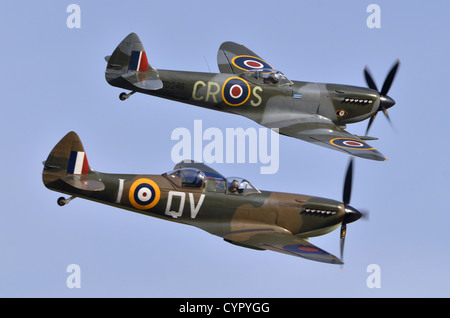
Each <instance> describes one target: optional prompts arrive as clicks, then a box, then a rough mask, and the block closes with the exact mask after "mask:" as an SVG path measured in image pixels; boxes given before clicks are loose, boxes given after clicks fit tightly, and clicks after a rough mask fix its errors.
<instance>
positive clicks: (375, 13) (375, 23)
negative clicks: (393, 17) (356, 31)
mask: <svg viewBox="0 0 450 318" xmlns="http://www.w3.org/2000/svg"><path fill="white" fill-rule="evenodd" d="M366 12H368V13H370V15H369V16H368V17H367V20H366V25H367V27H368V28H369V29H380V28H381V8H380V6H379V5H378V4H374V3H373V4H369V5H368V6H367V9H366Z"/></svg>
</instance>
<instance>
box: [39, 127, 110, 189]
mask: <svg viewBox="0 0 450 318" xmlns="http://www.w3.org/2000/svg"><path fill="white" fill-rule="evenodd" d="M59 180H61V181H63V182H64V183H65V184H68V185H70V186H72V187H74V188H77V189H80V190H87V191H101V190H103V189H104V184H103V183H102V182H101V181H99V178H98V176H97V174H96V173H95V171H94V170H92V169H91V168H90V166H89V162H88V159H87V156H86V152H85V151H84V147H83V144H82V143H81V140H80V137H78V135H77V134H76V133H75V132H73V131H71V132H69V133H67V134H66V135H65V136H64V137H63V138H62V139H61V140H60V141H59V142H58V143H57V144H56V146H55V147H53V149H52V151H51V152H50V154H49V155H48V157H47V160H45V161H44V170H43V172H42V181H43V182H44V185H45V186H46V187H47V188H53V189H57V188H60V183H59Z"/></svg>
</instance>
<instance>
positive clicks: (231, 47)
mask: <svg viewBox="0 0 450 318" xmlns="http://www.w3.org/2000/svg"><path fill="white" fill-rule="evenodd" d="M217 63H218V65H219V70H220V72H221V73H227V74H240V73H242V72H245V71H248V70H254V69H273V67H272V66H271V65H270V64H269V63H267V62H266V61H264V60H263V59H262V58H260V57H259V56H258V55H257V54H255V53H254V52H253V51H251V50H249V49H248V48H246V47H245V46H244V45H241V44H237V43H235V42H224V43H222V45H221V46H220V48H219V51H218V53H217Z"/></svg>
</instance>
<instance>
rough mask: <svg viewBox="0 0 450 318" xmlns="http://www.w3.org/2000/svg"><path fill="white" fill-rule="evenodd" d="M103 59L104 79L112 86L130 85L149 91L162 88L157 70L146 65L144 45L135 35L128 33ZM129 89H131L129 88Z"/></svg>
mask: <svg viewBox="0 0 450 318" xmlns="http://www.w3.org/2000/svg"><path fill="white" fill-rule="evenodd" d="M105 59H106V61H107V62H108V65H107V67H106V72H105V78H106V81H107V82H108V83H109V84H110V85H112V86H117V87H124V86H129V84H130V83H131V84H132V85H134V86H136V87H138V88H141V89H149V90H156V89H160V88H162V86H163V85H162V82H161V80H160V79H159V73H158V70H157V69H156V68H154V67H152V66H151V65H150V64H149V63H148V58H147V53H146V52H145V50H144V45H143V44H142V42H141V40H140V39H139V37H138V36H137V34H136V33H130V34H129V35H128V36H127V37H126V38H125V39H123V40H122V42H120V44H119V45H118V46H117V48H116V49H115V50H114V52H113V54H112V55H111V56H107V57H105ZM123 79H125V80H126V81H127V82H124V81H123ZM129 89H133V87H132V86H130V87H129Z"/></svg>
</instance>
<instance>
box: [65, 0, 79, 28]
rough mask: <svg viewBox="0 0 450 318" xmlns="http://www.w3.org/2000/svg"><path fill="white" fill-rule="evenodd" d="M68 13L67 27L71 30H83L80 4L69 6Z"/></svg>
mask: <svg viewBox="0 0 450 318" xmlns="http://www.w3.org/2000/svg"><path fill="white" fill-rule="evenodd" d="M66 12H67V13H70V14H69V16H68V17H67V19H66V25H67V27H68V28H69V29H74V28H75V29H79V28H81V8H80V6H79V5H78V4H73V3H72V4H69V5H68V6H67V8H66Z"/></svg>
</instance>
